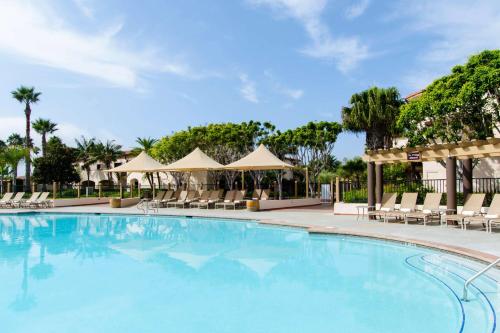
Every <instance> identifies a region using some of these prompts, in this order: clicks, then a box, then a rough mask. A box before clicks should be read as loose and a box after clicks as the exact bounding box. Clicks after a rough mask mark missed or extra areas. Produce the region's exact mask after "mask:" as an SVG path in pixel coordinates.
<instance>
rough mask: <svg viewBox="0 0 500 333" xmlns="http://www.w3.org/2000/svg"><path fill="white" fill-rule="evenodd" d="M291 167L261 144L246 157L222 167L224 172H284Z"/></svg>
mask: <svg viewBox="0 0 500 333" xmlns="http://www.w3.org/2000/svg"><path fill="white" fill-rule="evenodd" d="M292 168H293V165H291V164H288V163H286V162H283V161H282V160H280V159H279V158H277V157H276V156H275V155H274V154H273V153H271V152H270V151H269V149H267V148H266V146H264V145H263V144H261V145H260V146H259V147H258V148H257V149H255V150H254V151H253V152H251V153H250V154H248V155H247V156H245V157H243V158H242V159H239V160H238V161H236V162H233V163H231V164H228V165H226V166H225V167H224V169H226V170H242V171H243V170H286V169H292Z"/></svg>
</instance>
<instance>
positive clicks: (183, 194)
mask: <svg viewBox="0 0 500 333" xmlns="http://www.w3.org/2000/svg"><path fill="white" fill-rule="evenodd" d="M187 195H188V191H181V192H180V194H179V198H178V199H177V200H175V201H171V202H167V208H168V207H175V205H176V204H177V203H180V202H184V201H185V200H186V197H187Z"/></svg>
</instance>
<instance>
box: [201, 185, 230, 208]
mask: <svg viewBox="0 0 500 333" xmlns="http://www.w3.org/2000/svg"><path fill="white" fill-rule="evenodd" d="M223 193H224V190H214V191H212V193H210V197H209V198H208V200H207V201H206V202H198V203H197V205H198V208H203V207H206V208H207V209H209V208H210V206H213V207H214V208H215V204H216V203H218V202H220V201H221V197H222V194H223Z"/></svg>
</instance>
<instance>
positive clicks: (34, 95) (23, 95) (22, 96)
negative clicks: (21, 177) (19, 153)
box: [12, 86, 42, 192]
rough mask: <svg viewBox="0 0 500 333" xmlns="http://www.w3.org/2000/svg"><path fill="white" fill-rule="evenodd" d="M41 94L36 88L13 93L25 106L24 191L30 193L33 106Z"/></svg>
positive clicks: (18, 89) (23, 88) (22, 88)
mask: <svg viewBox="0 0 500 333" xmlns="http://www.w3.org/2000/svg"><path fill="white" fill-rule="evenodd" d="M41 94H42V93H41V92H36V91H35V87H31V88H30V87H25V86H20V87H19V88H17V90H14V91H12V97H14V98H15V99H16V100H17V101H18V102H19V103H23V104H24V105H25V108H24V115H25V116H26V137H25V140H26V141H25V147H26V149H27V156H26V161H25V164H26V175H25V181H24V191H25V192H29V191H30V177H31V158H30V156H29V154H30V150H31V147H32V144H31V126H30V125H31V104H35V103H37V102H38V101H39V100H40V95H41Z"/></svg>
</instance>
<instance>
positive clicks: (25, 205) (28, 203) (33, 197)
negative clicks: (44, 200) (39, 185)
mask: <svg viewBox="0 0 500 333" xmlns="http://www.w3.org/2000/svg"><path fill="white" fill-rule="evenodd" d="M40 194H42V193H41V192H33V193H32V194H31V197H30V198H29V199H27V200H24V201H21V203H20V207H23V208H29V207H31V204H33V203H34V202H35V201H36V199H38V197H39V196H40Z"/></svg>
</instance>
